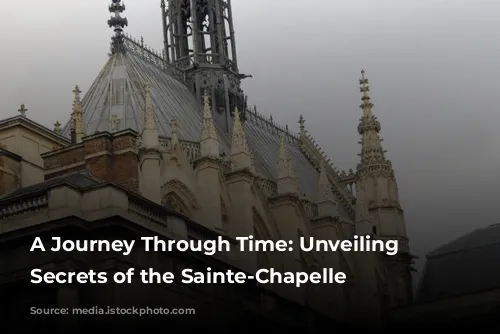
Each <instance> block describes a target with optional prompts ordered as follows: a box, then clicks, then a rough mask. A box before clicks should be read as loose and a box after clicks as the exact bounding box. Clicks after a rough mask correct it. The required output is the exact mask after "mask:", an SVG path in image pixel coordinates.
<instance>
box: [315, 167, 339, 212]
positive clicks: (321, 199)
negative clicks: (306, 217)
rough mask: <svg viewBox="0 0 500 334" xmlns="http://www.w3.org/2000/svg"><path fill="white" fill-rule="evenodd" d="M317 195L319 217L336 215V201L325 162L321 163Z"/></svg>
mask: <svg viewBox="0 0 500 334" xmlns="http://www.w3.org/2000/svg"><path fill="white" fill-rule="evenodd" d="M318 188H319V189H318V190H319V194H318V195H319V196H318V211H319V216H320V217H327V216H331V217H335V216H337V215H338V212H337V202H336V199H335V195H334V194H333V190H332V185H331V184H330V181H329V180H328V176H327V174H326V168H325V162H323V163H322V164H321V171H320V174H319V187H318Z"/></svg>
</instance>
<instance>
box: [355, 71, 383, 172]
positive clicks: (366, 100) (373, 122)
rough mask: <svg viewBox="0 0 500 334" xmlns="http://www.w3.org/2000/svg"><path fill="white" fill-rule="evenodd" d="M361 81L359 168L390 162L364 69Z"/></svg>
mask: <svg viewBox="0 0 500 334" xmlns="http://www.w3.org/2000/svg"><path fill="white" fill-rule="evenodd" d="M359 83H360V85H361V88H360V91H361V93H362V97H361V100H362V101H363V103H362V104H361V106H360V108H361V109H362V110H363V116H362V117H361V119H360V122H359V125H358V132H359V134H360V135H361V136H362V139H361V146H362V148H361V154H360V156H361V164H360V165H359V166H358V169H359V168H362V167H364V166H367V165H374V164H377V165H379V164H390V162H389V161H388V160H386V158H385V151H384V150H383V149H382V144H381V143H382V139H380V136H379V132H380V130H381V126H380V122H379V121H378V120H377V117H375V116H374V115H373V111H372V108H373V103H371V98H370V95H369V92H370V86H369V85H368V79H367V78H366V77H365V71H364V70H362V71H361V79H360V80H359Z"/></svg>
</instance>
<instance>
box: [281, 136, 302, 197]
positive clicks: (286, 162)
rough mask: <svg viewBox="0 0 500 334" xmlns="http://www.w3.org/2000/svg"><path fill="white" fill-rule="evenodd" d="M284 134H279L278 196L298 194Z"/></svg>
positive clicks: (295, 176) (296, 181) (297, 185)
mask: <svg viewBox="0 0 500 334" xmlns="http://www.w3.org/2000/svg"><path fill="white" fill-rule="evenodd" d="M285 136H286V135H285V133H284V132H283V133H281V137H280V151H279V158H278V173H277V174H278V194H298V191H299V183H298V179H297V174H296V173H295V170H294V168H293V163H292V159H291V158H290V154H289V153H288V146H287V144H286V137H285Z"/></svg>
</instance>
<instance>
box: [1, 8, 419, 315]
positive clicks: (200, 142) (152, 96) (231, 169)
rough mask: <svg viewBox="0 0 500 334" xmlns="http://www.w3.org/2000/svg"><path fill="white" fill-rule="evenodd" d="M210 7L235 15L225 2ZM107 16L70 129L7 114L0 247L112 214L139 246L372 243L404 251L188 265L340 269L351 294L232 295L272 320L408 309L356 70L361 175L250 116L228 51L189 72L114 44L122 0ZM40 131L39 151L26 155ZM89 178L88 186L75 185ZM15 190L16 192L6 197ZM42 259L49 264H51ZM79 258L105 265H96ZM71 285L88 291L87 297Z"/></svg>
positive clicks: (368, 109) (301, 138) (388, 176)
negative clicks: (11, 239)
mask: <svg viewBox="0 0 500 334" xmlns="http://www.w3.org/2000/svg"><path fill="white" fill-rule="evenodd" d="M171 2H172V3H174V2H176V0H172V1H171ZM216 2H217V4H218V6H219V5H220V6H222V7H223V8H225V10H229V11H230V7H227V3H226V2H225V1H222V0H217V1H216ZM222 7H221V8H222ZM162 8H163V9H165V7H162ZM110 10H111V11H112V12H113V13H114V14H115V16H114V17H113V18H112V19H111V20H110V25H112V26H114V28H115V29H114V31H115V35H114V36H113V39H112V41H113V45H112V53H111V55H110V59H109V61H108V62H107V64H106V66H105V68H104V69H103V71H102V72H101V74H100V76H99V77H98V78H97V79H96V81H95V82H94V84H93V85H92V87H91V89H90V91H89V92H87V95H86V97H85V98H84V99H83V100H81V99H80V96H79V94H80V90H79V89H78V87H76V88H75V90H74V91H73V92H74V94H75V100H74V103H73V111H72V114H71V119H70V121H69V122H68V123H67V124H66V126H65V127H63V128H62V129H61V128H59V125H57V126H56V128H55V129H54V131H50V130H48V129H45V130H43V131H41V130H40V129H41V128H42V127H41V126H40V125H38V124H36V123H34V122H31V121H29V120H28V118H27V116H26V114H25V111H24V112H23V115H22V116H20V117H17V118H16V120H17V121H18V122H19V124H23V126H21V127H19V129H18V130H17V132H16V136H17V137H15V138H16V139H12V138H13V137H12V136H11V135H9V134H8V133H10V132H9V131H10V130H9V129H8V127H7V126H5V127H2V125H1V124H0V143H4V144H5V145H7V149H5V148H4V149H2V152H3V154H2V155H0V158H1V159H2V160H1V166H2V170H1V172H2V177H1V178H0V179H1V180H2V181H3V183H2V186H1V188H0V189H2V194H4V196H3V197H2V198H1V199H0V201H1V203H2V204H1V205H2V209H1V210H2V211H1V219H2V220H1V221H0V226H1V228H0V232H1V233H2V235H3V237H5V238H6V239H5V240H4V241H3V242H6V243H7V241H6V240H8V238H7V237H6V236H7V235H9V234H10V235H17V234H19V236H18V237H19V240H24V239H22V238H24V237H23V236H22V234H23V233H24V232H27V231H28V230H29V231H31V232H33V233H38V232H36V231H37V230H38V229H39V228H42V225H44V224H46V225H47V226H49V225H50V224H51V222H56V221H57V222H67V223H61V224H63V225H65V224H66V225H68V226H70V225H72V224H77V225H78V224H80V225H79V228H81V229H84V230H85V229H88V228H89V227H88V226H97V225H96V224H94V223H95V222H97V221H101V222H106V223H109V224H111V225H113V224H115V222H116V221H117V219H118V218H117V217H119V219H120V220H122V221H124V226H125V225H126V226H130V228H132V229H134V230H135V232H134V234H133V236H134V237H137V236H138V235H141V233H149V234H158V235H160V236H162V237H164V238H167V239H172V238H173V239H186V238H194V239H212V238H214V237H216V236H223V237H225V238H229V239H234V238H235V237H240V236H249V235H252V236H254V238H255V239H262V240H275V241H276V240H282V239H283V240H292V241H294V243H295V244H297V243H298V240H299V238H300V237H314V238H316V239H322V240H331V241H334V242H335V241H336V240H339V239H340V240H345V239H352V238H353V237H354V236H355V235H363V236H368V235H369V236H370V237H372V238H378V239H396V240H398V241H399V243H400V253H399V254H398V255H396V256H387V255H384V254H382V253H366V252H365V253H363V252H360V253H355V252H329V253H314V252H310V253H304V252H301V251H300V250H299V247H296V248H295V250H294V251H293V252H285V253H280V252H259V253H253V252H230V254H224V255H223V256H222V258H220V256H218V257H217V256H216V257H215V258H212V257H201V258H200V259H199V261H198V266H207V264H211V263H212V261H219V262H217V265H220V266H232V267H235V268H238V269H239V270H243V271H247V272H255V271H256V270H257V269H258V268H275V269H276V270H278V271H291V272H297V271H307V272H312V271H320V270H321V268H334V269H335V271H341V272H345V273H346V275H347V277H348V279H347V283H345V284H330V285H328V284H318V285H307V286H302V287H301V288H295V287H292V286H291V285H285V284H280V285H279V284H276V285H267V286H260V287H258V289H257V288H256V287H252V288H251V289H254V290H252V291H253V292H248V291H243V290H244V289H243V288H241V289H240V287H237V286H233V287H228V288H227V289H229V290H231V289H233V290H234V291H236V292H234V293H236V294H240V295H241V296H248V298H250V299H252V300H253V299H255V304H252V305H253V306H252V307H257V305H258V306H259V307H265V308H266V309H267V308H269V310H274V311H273V312H278V313H276V314H277V316H278V315H279V314H282V313H283V314H287V315H286V316H285V318H286V319H285V320H286V322H288V323H290V324H293V323H294V321H295V320H296V319H304V317H307V316H308V314H309V312H312V313H313V314H315V317H320V316H319V315H320V314H321V315H322V316H325V317H327V318H329V319H334V320H332V321H334V322H337V323H342V322H352V321H359V320H362V321H365V323H366V321H367V320H370V321H371V322H370V323H378V322H380V321H382V320H383V319H384V317H385V315H387V313H388V311H389V310H390V309H392V308H395V307H399V306H402V305H406V304H408V303H410V302H411V300H412V292H411V286H412V284H411V274H410V273H411V265H412V257H411V255H410V252H409V240H408V237H407V235H406V228H405V222H404V217H403V210H402V207H401V204H400V201H399V195H398V188H397V182H396V178H395V173H394V170H393V168H392V164H391V162H390V160H389V159H387V158H386V157H385V151H384V150H383V148H382V145H381V139H380V137H379V132H380V128H381V127H380V123H379V121H378V120H377V118H376V117H375V116H374V114H373V112H372V106H373V105H372V104H371V102H370V97H369V94H368V92H369V87H368V80H367V79H366V78H365V76H364V72H363V76H362V79H361V81H360V83H361V91H362V92H363V96H362V101H363V104H362V106H361V108H362V110H363V116H362V118H361V120H360V125H359V127H358V131H359V134H360V135H361V143H362V149H361V154H360V156H361V161H360V163H359V165H358V166H357V168H356V171H355V172H354V171H352V170H350V171H349V172H347V173H346V172H339V171H338V170H337V169H336V168H335V166H333V164H332V163H331V162H330V159H329V158H328V157H327V155H326V154H325V153H324V151H323V150H321V148H320V147H319V145H318V144H317V143H316V142H315V140H314V138H313V136H312V135H311V134H310V133H308V132H307V130H306V129H305V125H304V123H305V121H304V119H303V118H302V117H301V119H300V121H299V123H300V133H299V134H298V135H295V134H292V133H291V132H290V131H289V129H288V126H286V127H284V126H280V125H278V124H277V123H276V122H275V121H273V120H272V119H266V118H265V117H263V116H262V115H260V114H259V113H258V112H257V111H256V110H255V109H254V110H251V109H250V108H248V107H247V105H246V97H245V96H244V95H242V90H241V89H240V88H239V84H240V80H241V79H242V78H243V77H244V76H243V75H241V74H239V73H237V64H236V59H235V57H233V56H234V54H235V51H234V50H233V51H234V54H233V53H232V54H231V55H232V56H231V57H229V58H227V57H226V58H227V59H225V60H224V62H220V63H217V62H215V60H214V59H215V58H213V61H214V63H211V64H208V63H206V62H201V63H199V64H197V63H196V61H197V59H198V60H200V59H202V58H203V57H205V56H203V57H202V56H201V55H199V54H198V55H193V56H192V57H190V59H191V61H195V63H196V64H195V65H196V66H194V65H193V66H190V65H189V64H187V63H183V62H179V60H176V61H175V62H169V60H168V59H163V58H161V57H160V56H159V55H158V54H155V53H153V52H152V51H151V50H150V49H148V48H146V47H144V46H143V45H140V44H139V43H137V42H136V41H134V40H133V39H131V38H129V37H126V36H124V35H123V34H122V29H123V27H124V26H125V25H126V24H127V22H126V20H125V19H124V18H123V17H121V16H120V15H118V14H119V13H120V12H121V11H123V10H124V6H122V5H121V4H120V1H113V4H112V5H111V6H110ZM179 15H180V14H179ZM214 15H215V14H214ZM217 15H219V14H217ZM231 24H232V23H231ZM220 33H222V32H220ZM231 34H232V32H231ZM214 38H215V37H214ZM233 38H234V36H233ZM174 46H175V45H174ZM174 46H172V45H169V46H168V47H169V48H171V47H174ZM214 48H215V46H214ZM200 57H201V58H200ZM203 59H204V58H203ZM221 59H222V58H221ZM228 62H229V63H230V64H231V69H228V67H227V66H226V65H227V63H228ZM228 71H229V72H228ZM138 73H140V75H138ZM179 73H181V74H182V73H184V74H185V75H184V76H182V75H178V74H179ZM183 78H188V79H187V80H185V81H183ZM203 78H204V79H203ZM202 79H203V80H202ZM217 82H218V83H219V84H217ZM222 82H224V84H223V85H222V84H220V83H222ZM214 85H215V86H214ZM217 85H218V86H217ZM200 87H201V88H200ZM193 89H194V91H193ZM201 90H203V92H201ZM224 97H225V98H224ZM239 108H242V109H239ZM2 124H7V123H6V122H4V123H2ZM57 124H59V123H57ZM37 129H38V130H37ZM35 133H36V134H37V136H38V137H37V140H36V142H38V143H39V146H38V148H37V150H34V149H33V148H32V147H31V146H26V145H21V144H20V142H22V141H23V140H25V139H23V138H25V137H27V136H28V134H29V135H30V136H34V134H35ZM23 143H24V142H23ZM41 147H43V149H42V148H41ZM27 157H29V159H28V158H27ZM23 161H30V162H32V163H34V164H35V165H36V168H37V171H36V172H33V173H30V174H29V175H27V174H26V173H23V171H22V168H21V169H20V168H19V167H18V166H19V165H20V164H22V162H23ZM9 164H10V165H9ZM7 165H9V166H10V167H6V166H7ZM75 173H76V174H75ZM83 174H85V175H87V176H85V177H84V179H82V175H83ZM75 175H77V176H75ZM102 182H107V183H102ZM13 188H17V190H15V191H14V192H9V191H12V190H13ZM33 196H34V197H33ZM70 217H73V218H71V219H70ZM75 217H76V218H75ZM68 219H69V220H68ZM77 220H78V221H79V223H76V221H77ZM50 226H51V225H50ZM139 227H140V229H141V231H142V232H139V231H138V230H137V229H139ZM53 228H55V227H53ZM58 228H59V227H58ZM61 228H62V227H61ZM121 228H123V227H120V228H118V227H115V228H114V229H112V231H113V232H112V235H113V236H115V235H119V234H120V233H121V230H120V229H121ZM15 231H17V232H15ZM53 231H54V233H55V231H56V230H53ZM85 233H87V232H85ZM85 233H83V234H82V235H85ZM88 233H90V232H88ZM103 233H104V232H103ZM30 235H32V234H30ZM16 238H17V237H16ZM2 240H3V239H2ZM14 253H15V248H12V249H11V250H10V253H9V254H10V255H9V256H11V258H12V259H14V258H16V256H17V255H16V254H14ZM78 256H79V255H75V257H74V258H72V261H77V260H78ZM96 256H97V257H99V256H98V255H96ZM160 256H161V255H153V256H151V255H148V256H142V255H141V254H136V255H133V256H131V259H124V261H129V260H130V261H131V262H132V263H133V264H134V265H137V266H146V265H149V264H154V265H157V266H159V267H160V268H163V265H167V264H168V260H167V259H165V260H163V259H162V260H161V261H160V259H159V257H160ZM38 260H40V259H36V261H38ZM101 260H103V259H101ZM40 261H41V260H40ZM47 261H48V262H47V263H50V262H53V263H55V261H56V259H47ZM82 261H83V262H84V263H87V264H89V263H93V265H96V263H100V262H99V261H97V260H95V259H91V258H87V259H83V260H82ZM89 261H90V262H89ZM96 261H97V262H96ZM103 261H104V260H103ZM163 261H165V263H163ZM179 261H180V262H179V263H182V261H181V260H179ZM174 262H175V261H174ZM103 263H104V262H103ZM106 263H107V262H106ZM32 265H35V264H32ZM120 265H122V264H117V263H114V264H113V265H111V267H113V266H120ZM184 265H188V264H184ZM189 265H193V264H189ZM15 266H21V267H22V268H21V267H19V268H18V267H16V268H14V267H15ZM26 266H27V264H26V263H23V264H21V263H10V264H9V265H4V267H2V270H1V273H0V274H3V275H4V276H0V277H6V278H5V280H4V281H3V283H2V284H7V282H10V281H16V280H17V281H19V280H20V279H21V277H18V276H16V275H17V273H19V272H22V270H23V268H24V270H25V268H26ZM103 266H104V264H103ZM179 266H183V264H179ZM111 267H109V268H108V269H109V270H111V269H112V268H111ZM57 268H64V266H62V267H57ZM106 268H107V267H106ZM110 268H111V269H110ZM113 268H114V267H113ZM9 284H10V283H9ZM61 289H62V288H61ZM75 289H79V290H80V294H81V293H82V290H81V289H83V288H80V287H79V288H75ZM88 289H90V290H86V291H85V292H83V295H87V294H99V293H98V292H97V291H98V289H97V288H95V289H97V290H95V291H94V290H93V289H94V288H88ZM120 289H123V288H121V287H120ZM144 289H146V288H144ZM201 289H202V290H203V289H212V288H209V287H201ZM213 289H215V288H213ZM242 289H243V290H242ZM255 289H257V290H255ZM91 291H93V292H91ZM72 293H74V291H73V292H72ZM155 293H157V292H155ZM158 293H159V292H158ZM199 293H200V294H201V295H203V296H205V292H203V291H201V292H199ZM68 294H70V295H71V293H70V292H68ZM269 296H273V297H269ZM218 297H220V296H218ZM109 298H111V297H109ZM113 298H114V297H113ZM221 298H222V297H221ZM241 298H247V297H241ZM280 303H284V304H286V305H295V306H293V307H298V309H299V310H300V312H301V313H300V312H299V313H300V314H301V315H300V316H299V315H298V314H297V313H294V312H292V311H290V310H291V309H293V307H291V308H290V310H289V309H283V308H282V307H281V306H279V304H280ZM56 304H57V303H56ZM250 304H251V303H250ZM51 305H53V304H51ZM228 305H231V304H228ZM226 307H231V306H227V305H226ZM280 310H282V311H280ZM273 314H274V313H273ZM358 323H360V322H358ZM361 323H362V322H361Z"/></svg>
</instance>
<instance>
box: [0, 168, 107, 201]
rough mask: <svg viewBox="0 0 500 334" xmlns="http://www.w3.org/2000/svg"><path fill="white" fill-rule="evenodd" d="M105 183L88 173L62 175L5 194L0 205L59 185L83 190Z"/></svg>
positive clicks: (0, 197) (0, 198) (0, 199)
mask: <svg viewBox="0 0 500 334" xmlns="http://www.w3.org/2000/svg"><path fill="white" fill-rule="evenodd" d="M103 182H104V181H100V180H98V179H95V178H93V177H92V176H90V175H89V174H88V172H87V171H83V172H76V173H71V174H67V175H62V176H59V177H55V178H53V179H50V180H47V181H44V182H41V183H37V184H34V185H31V186H28V187H23V188H19V189H17V190H14V191H12V192H10V193H7V194H4V195H2V196H0V205H1V203H2V202H6V201H11V200H14V199H16V198H18V197H21V196H24V195H28V194H32V193H37V192H41V191H45V190H47V189H49V188H51V187H54V186H58V185H63V184H66V185H69V186H72V187H75V188H77V189H81V190H83V189H86V188H90V187H93V186H96V185H98V184H101V183H103Z"/></svg>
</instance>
